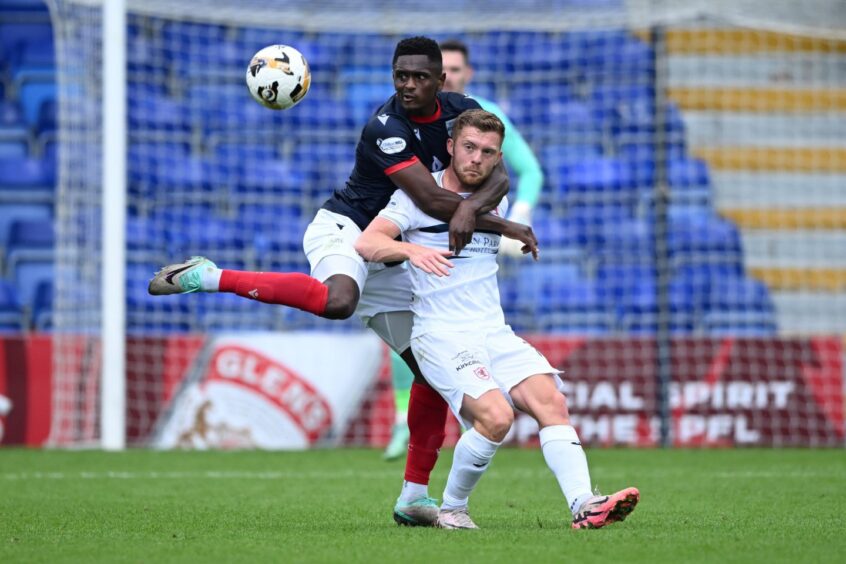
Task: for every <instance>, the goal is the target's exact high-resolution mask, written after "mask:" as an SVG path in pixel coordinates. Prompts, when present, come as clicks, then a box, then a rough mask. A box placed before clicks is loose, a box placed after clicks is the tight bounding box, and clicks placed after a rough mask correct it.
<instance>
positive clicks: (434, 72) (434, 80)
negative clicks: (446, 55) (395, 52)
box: [394, 55, 444, 115]
mask: <svg viewBox="0 0 846 564" xmlns="http://www.w3.org/2000/svg"><path fill="white" fill-rule="evenodd" d="M443 85H444V75H443V73H442V72H440V68H438V66H437V64H436V63H432V62H430V61H429V57H427V56H426V55H403V56H401V57H398V58H397V62H396V63H394V88H395V89H396V91H397V98H399V100H400V103H401V104H402V107H403V109H405V111H407V112H409V113H410V114H413V115H414V114H419V115H429V114H432V113H434V112H435V107H436V106H435V97H436V95H437V93H438V91H439V90H440V89H441V88H443Z"/></svg>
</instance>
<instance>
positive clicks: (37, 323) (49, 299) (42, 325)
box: [32, 280, 53, 331]
mask: <svg viewBox="0 0 846 564" xmlns="http://www.w3.org/2000/svg"><path fill="white" fill-rule="evenodd" d="M32 324H33V326H34V328H35V329H36V330H37V331H50V330H51V329H52V328H53V281H52V280H42V281H41V282H40V283H39V284H38V286H37V287H36V288H35V296H34V297H33V300H32Z"/></svg>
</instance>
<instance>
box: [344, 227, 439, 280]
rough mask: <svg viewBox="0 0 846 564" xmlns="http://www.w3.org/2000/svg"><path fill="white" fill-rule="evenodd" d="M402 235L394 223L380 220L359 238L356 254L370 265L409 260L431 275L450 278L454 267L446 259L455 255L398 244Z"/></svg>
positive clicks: (356, 244) (417, 246) (401, 242)
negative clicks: (398, 238)
mask: <svg viewBox="0 0 846 564" xmlns="http://www.w3.org/2000/svg"><path fill="white" fill-rule="evenodd" d="M399 234H400V228H399V227H398V226H397V225H396V224H395V223H394V222H393V221H391V220H389V219H385V218H384V217H377V218H375V219H374V220H373V221H371V222H370V225H368V226H367V229H365V230H364V232H363V233H362V234H361V235H359V237H358V239H357V240H356V242H355V250H356V252H358V254H360V255H361V256H362V257H363V258H364V259H365V260H368V261H370V262H394V261H403V260H407V261H410V262H411V264H413V265H414V266H416V267H417V268H419V269H421V270H422V271H423V272H426V273H428V274H435V275H436V276H449V269H450V268H452V266H453V265H452V262H450V261H449V260H448V259H447V258H446V257H448V256H450V255H451V254H452V253H450V252H449V251H439V250H436V249H430V248H428V247H423V246H421V245H415V244H413V243H405V242H403V241H397V240H396V238H397V237H398V236H399Z"/></svg>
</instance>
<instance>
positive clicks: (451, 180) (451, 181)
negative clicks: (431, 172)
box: [441, 166, 474, 194]
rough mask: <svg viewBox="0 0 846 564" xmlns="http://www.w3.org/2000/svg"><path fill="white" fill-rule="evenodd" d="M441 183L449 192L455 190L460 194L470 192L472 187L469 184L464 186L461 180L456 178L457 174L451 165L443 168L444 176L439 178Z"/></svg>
mask: <svg viewBox="0 0 846 564" xmlns="http://www.w3.org/2000/svg"><path fill="white" fill-rule="evenodd" d="M441 184H443V186H444V188H445V189H446V190H449V191H450V192H455V193H456V194H462V193H466V192H472V191H473V190H474V189H473V187H471V186H465V185H464V184H462V182H461V181H460V180H459V179H458V176H457V175H456V174H455V171H454V170H453V169H452V167H451V166H450V167H447V168H446V170H444V176H443V178H442V179H441Z"/></svg>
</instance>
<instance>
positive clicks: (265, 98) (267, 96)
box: [247, 45, 311, 110]
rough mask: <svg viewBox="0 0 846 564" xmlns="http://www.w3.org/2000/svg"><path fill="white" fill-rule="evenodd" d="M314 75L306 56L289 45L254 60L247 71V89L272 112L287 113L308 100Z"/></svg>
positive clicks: (274, 47)
mask: <svg viewBox="0 0 846 564" xmlns="http://www.w3.org/2000/svg"><path fill="white" fill-rule="evenodd" d="M309 86H311V71H310V70H309V68H308V62H306V60H305V57H303V54H302V53H300V52H299V51H297V50H296V49H294V48H293V47H289V46H288V45H271V46H269V47H265V48H264V49H262V50H261V51H259V52H258V53H256V54H255V55H254V56H253V59H252V60H251V61H250V66H249V67H247V88H249V90H250V94H252V96H253V98H254V99H255V100H256V102H258V103H259V104H261V105H262V106H264V107H265V108H270V109H271V110H287V109H288V108H291V107H293V106H295V105H297V103H298V102H299V101H300V100H302V99H303V98H305V95H306V93H307V92H308V87H309Z"/></svg>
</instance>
